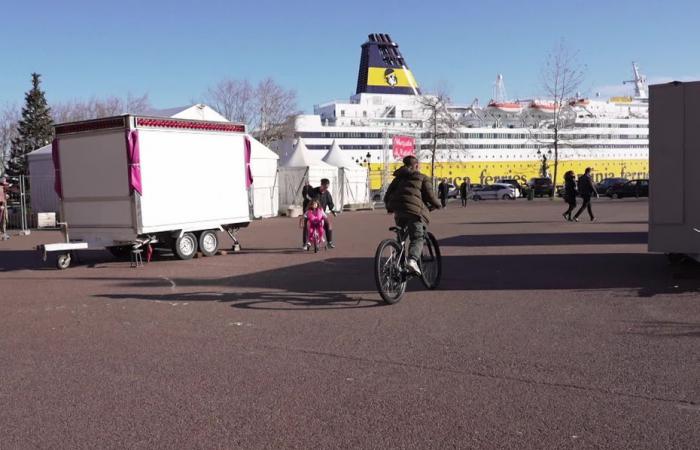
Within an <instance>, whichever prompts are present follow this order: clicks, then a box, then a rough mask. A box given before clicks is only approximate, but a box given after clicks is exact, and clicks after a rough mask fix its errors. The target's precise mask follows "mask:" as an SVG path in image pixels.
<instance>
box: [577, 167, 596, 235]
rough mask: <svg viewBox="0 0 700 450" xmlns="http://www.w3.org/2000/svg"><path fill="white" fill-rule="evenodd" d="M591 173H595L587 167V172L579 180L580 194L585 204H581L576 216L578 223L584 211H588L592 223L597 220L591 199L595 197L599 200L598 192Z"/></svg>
mask: <svg viewBox="0 0 700 450" xmlns="http://www.w3.org/2000/svg"><path fill="white" fill-rule="evenodd" d="M591 172H593V169H591V168H590V167H586V172H585V173H584V174H583V175H581V176H580V177H579V178H578V193H579V194H580V195H581V199H583V203H582V204H581V209H579V210H578V212H576V215H575V216H574V220H575V221H576V222H578V217H579V216H580V215H581V213H583V210H584V209H587V210H588V216H589V217H590V218H591V222H593V221H594V220H595V216H594V215H593V208H591V197H592V196H594V195H595V196H596V198H597V197H598V191H597V190H596V188H595V185H594V184H593V179H592V178H591Z"/></svg>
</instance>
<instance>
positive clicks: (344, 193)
mask: <svg viewBox="0 0 700 450" xmlns="http://www.w3.org/2000/svg"><path fill="white" fill-rule="evenodd" d="M323 161H324V162H326V163H328V164H330V165H331V166H335V167H337V168H338V186H339V190H338V199H337V202H338V205H339V206H341V207H342V206H346V205H350V206H351V207H352V206H360V205H366V204H367V203H369V184H368V182H369V176H368V173H367V168H366V167H362V166H360V165H359V164H357V163H356V162H355V161H353V160H352V159H351V158H350V157H349V156H348V155H347V153H345V152H344V151H343V150H341V148H340V145H338V143H337V142H336V141H335V140H334V141H333V145H331V149H330V150H329V151H328V153H326V156H324V157H323Z"/></svg>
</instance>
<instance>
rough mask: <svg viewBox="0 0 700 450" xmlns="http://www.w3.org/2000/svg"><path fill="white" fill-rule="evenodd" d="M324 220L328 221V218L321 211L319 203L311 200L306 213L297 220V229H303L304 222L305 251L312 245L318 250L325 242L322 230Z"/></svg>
mask: <svg viewBox="0 0 700 450" xmlns="http://www.w3.org/2000/svg"><path fill="white" fill-rule="evenodd" d="M326 220H328V216H327V215H326V213H325V212H324V211H323V209H321V203H320V202H319V201H318V200H311V201H310V202H309V206H308V208H307V210H306V212H304V215H303V216H301V217H300V218H299V228H303V227H304V222H306V244H305V246H304V249H305V250H309V248H310V247H311V244H312V243H314V244H315V246H314V247H315V248H318V247H320V246H321V244H322V243H323V242H325V236H324V230H323V228H324V225H325V223H326Z"/></svg>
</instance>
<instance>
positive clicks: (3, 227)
mask: <svg viewBox="0 0 700 450" xmlns="http://www.w3.org/2000/svg"><path fill="white" fill-rule="evenodd" d="M9 187H10V184H9V183H8V182H7V179H5V178H4V177H3V178H0V240H2V241H6V240H7V239H10V235H8V234H7V220H8V212H7V198H8V194H9V192H8V190H9Z"/></svg>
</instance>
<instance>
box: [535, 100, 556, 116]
mask: <svg viewBox="0 0 700 450" xmlns="http://www.w3.org/2000/svg"><path fill="white" fill-rule="evenodd" d="M530 109H531V110H533V111H537V112H539V113H543V114H554V112H555V111H556V110H557V109H558V108H557V105H556V104H555V103H554V102H542V101H537V100H535V101H533V102H532V103H530Z"/></svg>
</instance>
